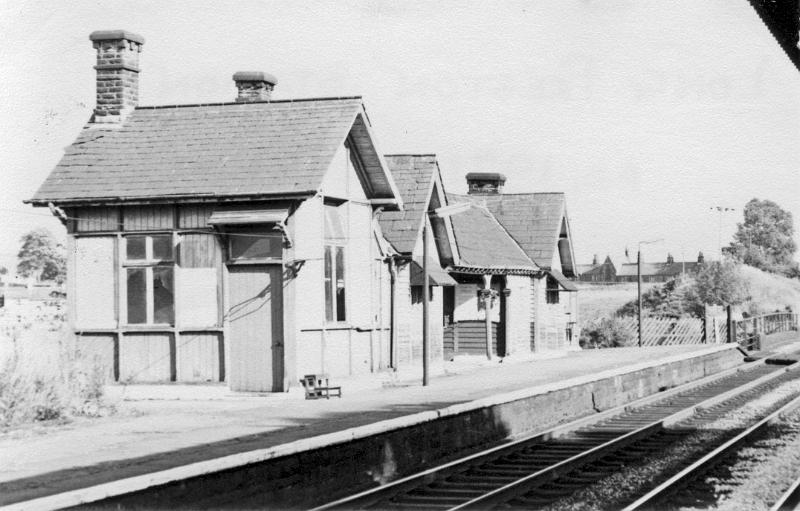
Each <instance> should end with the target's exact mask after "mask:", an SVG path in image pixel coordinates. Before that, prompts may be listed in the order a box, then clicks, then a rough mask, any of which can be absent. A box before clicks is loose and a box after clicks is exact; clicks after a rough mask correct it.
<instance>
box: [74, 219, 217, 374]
mask: <svg viewBox="0 0 800 511" xmlns="http://www.w3.org/2000/svg"><path fill="white" fill-rule="evenodd" d="M214 207H215V206H214V205H213V204H210V205H208V204H201V205H154V206H125V207H92V208H89V207H82V208H74V209H71V210H69V214H70V215H71V216H72V217H73V219H72V220H71V225H70V229H69V231H70V238H71V239H70V243H69V246H70V247H71V248H70V259H71V260H70V263H69V265H68V267H69V271H70V273H71V276H70V280H71V289H72V292H71V293H70V295H71V296H70V300H71V301H72V309H73V311H74V312H73V314H74V326H75V329H76V333H77V335H78V339H79V341H80V343H81V349H82V350H85V351H87V352H88V353H89V354H90V357H92V358H93V359H94V360H96V361H97V362H98V363H99V364H100V366H101V367H103V368H104V369H103V370H104V371H105V372H106V374H107V375H108V377H109V379H113V380H117V381H122V382H169V381H182V382H215V381H224V380H225V377H226V375H225V360H226V357H225V351H226V350H225V342H224V335H223V319H224V318H223V300H224V297H223V286H222V281H223V273H224V271H225V269H224V250H223V243H222V239H221V237H220V236H219V235H218V234H216V233H214V232H213V231H212V230H211V229H210V228H209V227H208V225H207V221H208V218H209V217H210V215H211V212H212V211H213V209H214ZM176 226H177V227H176ZM143 231H146V233H144V232H143ZM139 233H141V234H139ZM158 243H162V244H163V243H166V245H158ZM131 244H132V245H131ZM129 245H130V246H129ZM131 247H133V248H131ZM137 247H141V248H140V254H136V255H134V254H133V252H131V250H135V249H136V248H137ZM170 247H171V248H170ZM136 257H140V258H142V259H141V262H138V261H137V260H136ZM132 258H133V259H132ZM131 272H138V275H142V274H144V275H145V279H144V283H145V284H146V286H145V285H143V284H142V283H141V282H137V281H132V280H131V275H132V273H131ZM144 272H148V273H144ZM148 279H150V280H152V283H150V282H147V281H148ZM134 284H136V286H135V287H132V286H134ZM132 293H145V294H146V295H147V296H144V297H143V298H142V297H140V298H137V297H136V296H134V295H132ZM150 295H152V296H150ZM137 300H138V301H137ZM132 303H138V304H139V305H138V307H140V308H144V309H143V310H145V313H141V314H139V315H138V316H135V317H134V316H132V315H131V314H130V311H129V309H130V307H131V306H132V305H131V304H132ZM158 307H162V309H163V310H167V311H171V312H170V313H167V315H165V314H164V313H163V312H161V311H160V310H159V309H158ZM148 308H150V312H147V310H146V309H148ZM126 310H127V312H126ZM169 314H171V317H170V316H169ZM164 317H166V318H167V321H166V322H164V320H163V319H162V318H164ZM159 321H161V322H159ZM134 322H135V323H140V324H132V323H134Z"/></svg>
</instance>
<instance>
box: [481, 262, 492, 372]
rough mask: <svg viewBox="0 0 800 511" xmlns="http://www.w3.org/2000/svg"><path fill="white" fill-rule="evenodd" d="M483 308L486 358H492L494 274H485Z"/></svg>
mask: <svg viewBox="0 0 800 511" xmlns="http://www.w3.org/2000/svg"><path fill="white" fill-rule="evenodd" d="M483 310H484V312H485V314H484V315H485V318H484V319H485V321H486V359H487V360H492V276H491V275H483Z"/></svg>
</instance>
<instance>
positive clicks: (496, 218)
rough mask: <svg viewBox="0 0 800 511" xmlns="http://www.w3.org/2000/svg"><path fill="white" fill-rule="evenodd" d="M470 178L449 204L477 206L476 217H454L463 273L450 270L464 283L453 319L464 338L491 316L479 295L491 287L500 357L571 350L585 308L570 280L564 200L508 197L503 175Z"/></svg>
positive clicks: (572, 269) (554, 196)
mask: <svg viewBox="0 0 800 511" xmlns="http://www.w3.org/2000/svg"><path fill="white" fill-rule="evenodd" d="M466 178H467V187H468V190H469V193H468V194H467V195H456V194H448V199H449V200H450V202H459V201H461V202H463V201H469V202H470V203H472V205H473V208H472V210H471V211H470V214H469V215H455V216H453V218H452V221H453V228H454V231H455V237H456V244H457V246H458V252H459V254H460V256H461V262H460V266H456V267H454V268H452V269H450V271H451V274H453V275H454V276H455V277H456V280H457V281H459V286H457V287H456V289H455V301H454V302H455V303H454V314H453V320H454V327H455V329H456V333H457V334H458V337H459V339H461V338H464V336H463V335H461V330H466V329H470V330H472V331H475V330H476V329H477V328H478V327H477V325H476V322H479V321H480V320H481V319H482V318H483V317H485V316H483V314H484V312H483V311H482V310H481V309H480V307H479V306H478V303H479V302H478V300H477V295H478V291H479V290H481V289H485V288H486V280H489V281H490V286H491V287H492V288H493V289H494V290H495V291H496V292H497V294H498V298H497V300H496V302H495V303H496V307H497V310H495V309H494V308H493V309H491V312H492V314H493V318H495V319H493V321H496V322H497V328H498V330H499V332H500V333H499V334H496V335H499V338H500V341H496V343H495V344H496V345H497V348H496V349H497V350H498V352H499V353H503V350H507V352H508V353H512V352H514V351H517V352H519V351H526V350H532V351H536V352H543V351H551V350H562V349H565V348H567V347H569V346H570V345H571V343H572V342H573V341H574V340H575V339H574V338H575V336H576V334H577V332H576V330H575V324H576V322H577V319H578V318H577V313H578V311H577V309H578V307H577V304H578V302H577V288H576V287H575V285H574V284H573V283H572V282H571V281H570V280H569V278H567V277H574V276H575V266H574V260H575V258H574V255H573V248H572V236H571V231H570V227H569V217H568V215H567V209H566V200H565V198H564V194H562V193H529V194H504V193H503V187H504V184H505V181H506V178H505V176H503V175H502V174H497V173H469V174H467V176H466ZM478 226H480V228H479V227H478ZM492 227H493V229H492ZM489 233H492V234H491V236H490V235H489ZM469 275H472V276H471V277H469ZM479 276H480V278H478V277H479ZM447 303H448V301H447V300H445V314H447V310H448V309H447ZM528 304H530V305H528ZM526 321H527V322H528V330H527V331H526V332H523V331H522V325H523V324H525V323H526ZM471 335H472V336H474V335H475V334H474V333H472V334H471ZM526 341H527V342H526ZM456 351H458V350H456Z"/></svg>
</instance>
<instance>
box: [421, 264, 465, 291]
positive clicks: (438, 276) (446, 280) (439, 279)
mask: <svg viewBox="0 0 800 511" xmlns="http://www.w3.org/2000/svg"><path fill="white" fill-rule="evenodd" d="M423 280H424V279H423V275H422V264H421V263H417V262H416V261H411V285H412V286H421V285H422V281H423ZM428 281H429V282H430V285H432V286H455V285H456V284H457V282H456V281H455V280H453V277H451V276H450V274H448V273H447V272H446V271H444V270H443V269H442V268H441V267H439V264H438V263H435V262H433V261H431V262H430V263H429V264H428Z"/></svg>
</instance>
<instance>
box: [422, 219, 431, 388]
mask: <svg viewBox="0 0 800 511" xmlns="http://www.w3.org/2000/svg"><path fill="white" fill-rule="evenodd" d="M422 222H423V224H422V386H423V387H425V386H427V385H428V351H429V344H430V342H431V340H430V324H429V323H430V321H429V315H430V310H429V309H430V304H429V303H428V298H429V296H428V286H429V282H430V278H429V276H428V215H425V216H424V217H423V219H422Z"/></svg>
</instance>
